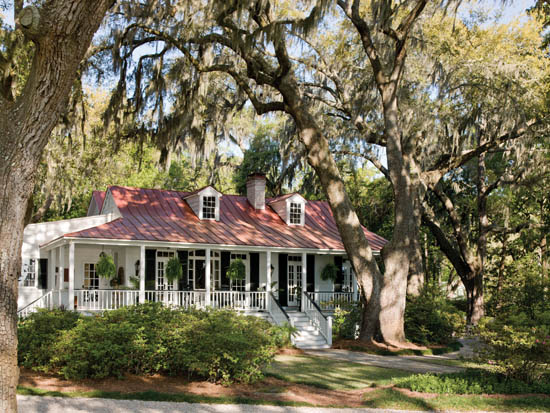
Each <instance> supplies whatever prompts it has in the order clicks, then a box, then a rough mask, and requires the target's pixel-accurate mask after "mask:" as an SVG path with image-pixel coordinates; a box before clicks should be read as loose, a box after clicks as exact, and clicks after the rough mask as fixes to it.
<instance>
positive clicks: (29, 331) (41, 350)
mask: <svg viewBox="0 0 550 413" xmlns="http://www.w3.org/2000/svg"><path fill="white" fill-rule="evenodd" d="M79 318H80V316H79V314H78V313H76V312H74V311H65V310H59V309H56V310H43V309H39V310H38V311H36V312H35V313H32V314H30V315H29V316H28V317H27V318H25V319H24V320H21V321H19V324H18V327H17V336H18V340H19V344H18V348H17V357H18V361H19V365H20V366H23V367H28V368H32V369H33V370H38V371H45V372H47V371H48V370H49V369H50V367H51V366H50V360H51V358H52V357H53V355H54V351H55V350H54V349H53V346H54V344H55V343H56V342H57V341H58V340H59V337H60V336H61V334H62V333H63V332H64V331H66V330H70V329H72V328H73V327H74V326H75V325H76V323H77V321H78V319H79Z"/></svg>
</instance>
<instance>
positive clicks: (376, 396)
mask: <svg viewBox="0 0 550 413" xmlns="http://www.w3.org/2000/svg"><path fill="white" fill-rule="evenodd" d="M360 355H361V354H360ZM368 356H370V355H368ZM378 357H383V356H378ZM397 358H398V357H395V356H393V357H391V356H388V357H386V361H387V363H388V364H387V365H389V363H394V362H395V360H396V359H397ZM399 358H401V357H399ZM405 360H406V359H405ZM411 361H414V363H418V360H411ZM428 361H429V359H427V360H425V359H423V360H422V362H423V363H425V364H427V365H428V366H429V363H428ZM432 366H433V368H439V367H440V365H439V364H432ZM411 374H414V373H412V372H410V371H405V370H397V369H391V368H387V367H385V368H384V367H379V366H373V365H367V364H364V363H354V362H349V361H348V362H344V363H343V362H342V361H340V360H335V359H332V358H329V357H314V356H311V355H308V354H303V353H301V352H299V351H292V352H287V354H279V355H278V356H277V358H276V361H275V362H274V363H273V365H272V366H271V367H270V368H269V369H268V370H267V371H266V378H265V379H264V380H262V381H260V382H257V383H255V384H253V385H245V384H235V385H232V386H229V387H227V386H222V385H219V384H214V383H209V382H189V381H187V380H186V379H185V378H183V377H164V376H160V375H154V376H132V375H128V376H126V377H125V378H124V380H119V379H104V380H80V381H68V380H62V379H60V378H58V377H55V376H51V375H45V374H41V373H35V372H32V371H29V370H25V369H23V370H22V372H21V379H20V389H19V393H20V395H35V394H36V395H46V396H65V397H71V398H74V397H96V398H110V399H113V398H114V399H139V400H152V401H176V402H192V403H225V404H227V403H235V404H243V403H244V404H273V405H279V406H304V405H305V406H325V407H327V406H340V407H344V406H345V407H350V408H352V407H355V408H356V407H371V408H384V409H388V408H392V409H409V410H423V411H425V410H438V409H443V410H449V409H456V410H470V411H471V410H487V411H490V410H500V411H550V397H547V396H540V395H539V396H537V395H530V396H529V395H522V396H451V395H437V394H427V393H415V392H410V391H408V390H404V389H398V388H395V387H393V385H392V382H393V381H394V380H395V379H397V378H400V377H406V376H409V375H411ZM29 400H31V401H27V402H28V403H31V404H32V403H34V402H33V401H32V400H33V399H29ZM52 403H61V402H59V401H55V402H52ZM67 403H68V402H67ZM56 406H57V405H56ZM27 411H29V412H31V411H37V412H38V411H41V410H27ZM48 411H58V409H53V410H48ZM75 411H77V410H75ZM98 411H100V410H98ZM120 411H134V410H132V409H128V410H120ZM155 411H157V410H155ZM197 411H206V410H197ZM209 411H214V410H209ZM216 411H218V410H216ZM220 411H221V410H220ZM238 411H241V410H238ZM242 411H244V410H242ZM246 411H248V410H246ZM273 411H281V412H282V411H284V412H286V411H288V412H291V411H294V410H273ZM66 413H68V411H66Z"/></svg>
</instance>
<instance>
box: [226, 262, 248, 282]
mask: <svg viewBox="0 0 550 413" xmlns="http://www.w3.org/2000/svg"><path fill="white" fill-rule="evenodd" d="M245 277H246V267H245V265H244V262H243V260H241V259H240V258H237V259H236V260H234V261H232V262H231V264H229V267H228V268H227V278H229V279H230V280H232V281H237V280H244V279H245Z"/></svg>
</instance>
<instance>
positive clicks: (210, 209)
mask: <svg viewBox="0 0 550 413" xmlns="http://www.w3.org/2000/svg"><path fill="white" fill-rule="evenodd" d="M202 219H216V197H215V196H203V197H202Z"/></svg>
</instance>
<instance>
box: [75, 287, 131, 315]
mask: <svg viewBox="0 0 550 413" xmlns="http://www.w3.org/2000/svg"><path fill="white" fill-rule="evenodd" d="M74 294H75V298H76V300H75V310H80V311H104V310H116V309H117V308H121V307H126V306H129V305H134V304H137V303H138V302H139V291H138V290H75V291H74Z"/></svg>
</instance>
